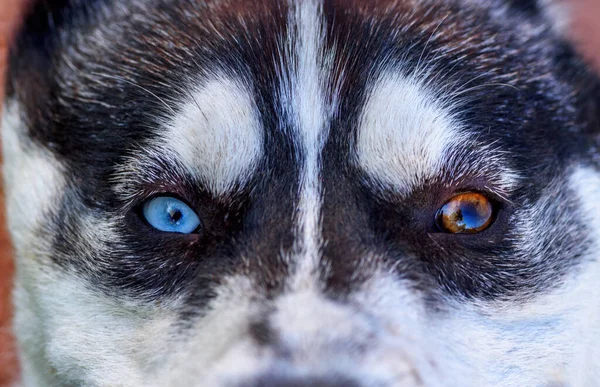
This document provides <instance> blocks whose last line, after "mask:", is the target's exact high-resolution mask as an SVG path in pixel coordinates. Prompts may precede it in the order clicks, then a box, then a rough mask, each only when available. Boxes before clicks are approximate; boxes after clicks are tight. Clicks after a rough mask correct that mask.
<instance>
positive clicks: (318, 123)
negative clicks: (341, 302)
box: [282, 0, 328, 287]
mask: <svg viewBox="0 0 600 387" xmlns="http://www.w3.org/2000/svg"><path fill="white" fill-rule="evenodd" d="M321 7H322V4H321V3H320V2H319V1H318V0H309V1H305V2H301V3H298V2H294V3H292V4H291V9H292V14H291V16H290V25H295V26H296V28H297V36H290V37H288V39H289V40H290V41H293V42H295V43H296V52H294V53H291V55H292V57H293V58H294V59H295V60H296V66H297V72H296V73H294V74H291V77H292V79H291V80H290V82H289V85H290V86H291V89H292V91H291V93H290V92H288V91H285V90H283V91H282V95H284V96H287V98H286V97H284V98H283V101H282V102H283V103H288V104H290V106H292V109H293V110H292V111H291V112H290V113H291V115H292V116H293V117H294V124H295V129H296V131H297V136H298V138H299V140H300V141H301V143H300V149H301V150H302V154H303V156H304V159H303V162H304V163H303V165H302V169H301V184H300V202H299V204H298V213H299V217H298V218H299V225H298V238H297V239H298V242H297V243H298V246H297V250H298V253H297V255H296V257H295V259H296V260H297V264H298V266H297V270H296V283H295V284H294V285H293V287H297V286H304V285H309V284H310V283H312V281H313V280H312V279H309V278H311V277H314V276H312V275H311V274H314V273H313V272H314V271H315V270H316V266H317V265H318V260H319V255H320V254H319V251H320V248H321V244H322V240H321V235H320V209H321V183H320V181H319V176H320V167H321V165H320V164H321V152H322V150H323V146H324V144H325V141H326V139H327V134H328V130H327V129H328V128H327V121H328V120H327V118H328V117H327V112H326V110H327V109H326V106H325V101H324V93H325V85H324V77H325V74H324V73H325V71H326V68H325V67H326V64H325V63H324V58H323V49H324V48H323V43H324V36H323V34H324V32H323V28H324V26H323V22H322V9H321ZM285 84H286V83H285V82H284V85H285ZM306 279H309V282H308V283H306V284H304V283H303V281H305V280H306Z"/></svg>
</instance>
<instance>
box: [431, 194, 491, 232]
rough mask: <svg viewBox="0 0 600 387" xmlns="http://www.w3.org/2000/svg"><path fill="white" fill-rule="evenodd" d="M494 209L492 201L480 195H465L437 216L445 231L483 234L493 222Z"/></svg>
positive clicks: (452, 201)
mask: <svg viewBox="0 0 600 387" xmlns="http://www.w3.org/2000/svg"><path fill="white" fill-rule="evenodd" d="M492 217H493V207H492V203H491V202H490V200H489V199H488V198H487V197H485V196H484V195H482V194H480V193H475V192H471V193H465V194H461V195H458V196H455V197H454V198H452V199H451V200H450V201H448V202H447V203H446V204H445V205H444V206H443V207H442V208H440V210H439V211H438V215H437V222H438V225H439V226H440V228H441V229H442V230H443V231H446V232H448V233H452V234H459V233H469V234H474V233H478V232H481V231H483V230H485V229H486V228H488V227H489V225H490V224H491V222H492Z"/></svg>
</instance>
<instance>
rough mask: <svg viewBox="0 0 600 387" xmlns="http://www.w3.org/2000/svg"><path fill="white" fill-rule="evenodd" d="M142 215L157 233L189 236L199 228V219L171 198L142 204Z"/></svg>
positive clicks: (160, 198) (151, 200)
mask: <svg viewBox="0 0 600 387" xmlns="http://www.w3.org/2000/svg"><path fill="white" fill-rule="evenodd" d="M142 215H143V217H144V219H145V220H146V222H148V224H150V226H152V227H154V228H155V229H157V230H159V231H164V232H170V233H179V234H191V233H193V232H195V231H198V229H199V228H200V227H201V224H202V222H201V221H200V217H199V216H198V215H197V214H196V212H194V210H192V209H191V208H190V207H189V206H188V205H187V204H185V203H184V202H182V201H181V200H179V199H176V198H174V197H171V196H158V197H155V198H153V199H150V200H148V201H147V202H146V203H144V206H143V208H142Z"/></svg>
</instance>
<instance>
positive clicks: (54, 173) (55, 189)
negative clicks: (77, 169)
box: [1, 101, 64, 252]
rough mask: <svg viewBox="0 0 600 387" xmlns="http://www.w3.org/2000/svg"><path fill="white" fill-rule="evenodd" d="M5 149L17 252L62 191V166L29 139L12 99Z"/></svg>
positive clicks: (4, 124)
mask: <svg viewBox="0 0 600 387" xmlns="http://www.w3.org/2000/svg"><path fill="white" fill-rule="evenodd" d="M1 127H2V152H3V158H4V165H3V171H4V182H5V185H4V186H5V194H6V208H7V220H8V228H9V230H10V231H11V236H12V238H13V243H14V245H15V248H16V249H17V252H19V250H20V249H21V248H22V247H25V246H26V245H28V244H29V243H30V242H31V241H32V240H34V239H37V238H35V237H34V232H35V228H36V227H39V226H40V225H41V223H42V221H43V219H44V216H45V215H46V214H47V212H48V210H49V209H50V208H51V207H52V206H53V205H55V200H56V199H57V198H58V195H59V194H60V193H61V192H62V190H63V186H64V180H63V177H62V172H61V170H62V167H61V166H60V164H59V163H58V161H57V160H56V159H55V158H54V156H53V155H51V154H50V153H49V152H48V151H47V150H45V149H43V148H41V147H39V146H37V145H36V144H35V143H33V142H31V141H30V140H28V139H27V132H26V126H25V123H24V122H23V120H22V112H21V110H20V108H19V106H18V104H17V103H16V102H14V101H8V102H7V103H6V104H5V106H4V109H3V113H2V126H1Z"/></svg>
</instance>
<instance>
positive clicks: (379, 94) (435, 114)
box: [356, 73, 463, 194]
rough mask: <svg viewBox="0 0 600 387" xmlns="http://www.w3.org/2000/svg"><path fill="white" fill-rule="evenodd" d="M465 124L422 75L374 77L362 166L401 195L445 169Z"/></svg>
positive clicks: (360, 151)
mask: <svg viewBox="0 0 600 387" xmlns="http://www.w3.org/2000/svg"><path fill="white" fill-rule="evenodd" d="M462 138H463V133H462V132H461V127H460V124H459V123H458V122H457V121H456V120H454V119H453V118H452V115H451V114H450V112H449V109H447V108H446V107H445V106H444V105H443V104H442V103H441V101H440V100H439V99H438V98H436V97H435V95H434V94H433V93H432V92H430V91H428V90H427V89H426V88H425V87H424V86H423V85H422V84H421V83H420V82H419V81H418V80H417V79H414V78H410V77H405V76H402V75H400V74H396V73H395V74H391V73H386V74H384V75H382V76H381V77H380V78H379V79H377V80H375V82H374V85H373V87H372V90H371V91H370V93H369V96H368V100H367V103H366V105H365V107H364V109H363V114H362V117H361V119H360V125H359V128H358V138H357V146H356V149H357V158H358V163H359V165H360V166H361V167H362V168H363V169H364V170H365V171H366V172H367V173H368V174H369V175H370V176H372V177H373V178H374V179H376V181H377V182H378V183H380V184H382V185H384V186H386V187H389V188H391V189H394V190H396V191H397V192H399V193H401V194H408V193H409V192H410V191H411V190H412V189H414V188H415V187H418V186H419V184H420V183H421V182H422V181H424V179H427V178H429V177H433V176H436V175H437V174H439V173H440V171H441V168H442V166H443V164H442V162H443V161H444V155H445V152H446V150H447V149H448V148H449V147H450V146H452V144H454V143H457V142H459V141H461V140H462Z"/></svg>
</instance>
